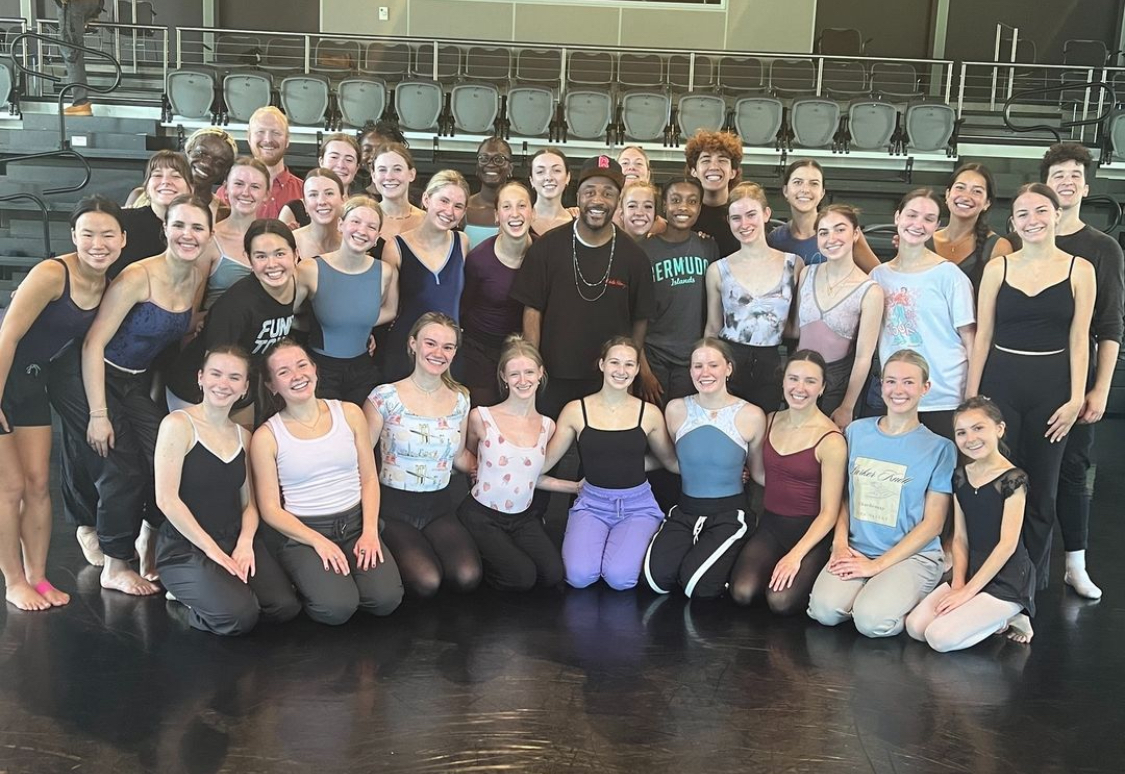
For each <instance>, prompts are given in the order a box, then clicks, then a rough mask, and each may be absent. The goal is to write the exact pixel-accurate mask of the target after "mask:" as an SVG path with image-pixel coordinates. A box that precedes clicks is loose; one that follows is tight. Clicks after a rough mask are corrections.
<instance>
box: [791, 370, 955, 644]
mask: <svg viewBox="0 0 1125 774" xmlns="http://www.w3.org/2000/svg"><path fill="white" fill-rule="evenodd" d="M929 371H930V368H929V365H928V364H927V363H926V359H925V358H924V357H922V356H921V355H919V354H918V353H917V352H914V351H913V350H909V349H901V350H899V351H898V352H895V353H894V354H892V355H891V356H890V357H889V358H887V362H886V363H885V364H884V366H883V389H882V393H883V400H884V401H885V402H886V404H887V415H886V416H885V417H871V418H868V419H860V420H857V421H855V422H852V423H851V424H850V425H848V429H847V431H846V433H845V434H846V436H847V440H848V474H849V480H848V489H849V493H848V500H847V502H846V503H845V504H844V505H843V506H841V508H840V517H839V519H838V520H837V521H836V533H835V536H834V537H833V539H832V557H831V558H830V559H829V560H828V565H827V566H826V567H825V568H824V569H823V570H821V572H820V575H819V576H818V577H817V579H816V583H815V584H814V585H813V590H812V597H811V598H810V599H809V615H810V616H811V617H812V618H814V619H815V620H817V621H819V622H820V623H822V624H824V625H825V626H836V625H837V624H840V623H843V622H844V621H846V620H847V619H849V618H852V619H854V620H855V626H856V629H858V630H859V632H860V634H864V635H866V636H868V637H893V636H894V635H896V634H898V633H899V632H901V631H902V627H903V622H904V620H905V618H906V614H907V613H909V612H910V611H911V610H912V609H913V608H914V606H915V605H917V604H918V603H919V602H920V601H921V600H922V598H923V597H925V596H926V595H927V594H929V593H930V592H931V591H933V589H934V587H935V586H937V584H938V581H939V580H940V579H941V575H942V565H943V556H942V551H941V543H940V542H939V540H938V536H939V535H940V534H941V528H942V525H943V524H945V515H946V513H948V511H949V500H950V494H951V493H952V491H953V465H954V463H955V462H956V457H957V454H956V452H955V451H954V449H953V444H952V443H951V442H950V441H949V440H947V439H945V438H942V437H941V436H939V435H937V434H936V433H934V432H932V431H931V430H929V429H928V428H927V427H925V426H924V425H923V424H922V423H921V421H920V420H919V418H918V404H919V403H920V402H921V400H922V396H923V395H925V394H926V392H927V391H928V390H929V389H930V373H929Z"/></svg>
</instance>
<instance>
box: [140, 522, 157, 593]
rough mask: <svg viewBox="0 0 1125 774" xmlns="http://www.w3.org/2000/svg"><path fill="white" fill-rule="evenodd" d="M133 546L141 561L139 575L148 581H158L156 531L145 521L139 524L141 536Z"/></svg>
mask: <svg viewBox="0 0 1125 774" xmlns="http://www.w3.org/2000/svg"><path fill="white" fill-rule="evenodd" d="M135 546H136V549H137V556H138V557H139V558H140V561H141V567H140V570H141V575H142V576H144V579H145V580H148V581H153V582H156V581H158V580H160V573H158V572H157V571H156V530H155V529H153V528H152V527H151V526H150V525H149V523H148V522H147V521H143V522H141V534H140V536H139V537H137V542H136V543H135Z"/></svg>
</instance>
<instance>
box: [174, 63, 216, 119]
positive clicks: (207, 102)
mask: <svg viewBox="0 0 1125 774" xmlns="http://www.w3.org/2000/svg"><path fill="white" fill-rule="evenodd" d="M167 93H168V101H169V103H170V104H171V108H172V113H173V114H174V115H177V116H182V117H184V118H196V119H198V118H206V117H208V116H210V115H212V111H213V106H214V104H215V73H214V72H213V71H212V70H210V69H208V68H204V67H181V68H180V69H179V70H170V71H169V72H168V84H167Z"/></svg>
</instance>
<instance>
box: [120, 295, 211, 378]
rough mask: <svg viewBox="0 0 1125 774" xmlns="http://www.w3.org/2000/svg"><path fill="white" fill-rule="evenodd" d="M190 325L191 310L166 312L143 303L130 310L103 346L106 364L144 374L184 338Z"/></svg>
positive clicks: (145, 302) (147, 302) (155, 306)
mask: <svg viewBox="0 0 1125 774" xmlns="http://www.w3.org/2000/svg"><path fill="white" fill-rule="evenodd" d="M190 323H191V309H185V310H184V311H182V312H169V311H168V310H167V309H164V308H163V307H160V306H157V305H156V304H155V303H153V302H152V301H142V302H141V303H139V304H136V305H135V306H134V307H133V308H132V309H130V310H129V314H127V315H125V319H124V320H122V321H121V325H120V326H118V328H117V333H115V334H113V338H112V339H110V340H109V343H108V344H106V345H105V361H106V362H107V363H109V364H110V365H113V366H117V367H118V368H122V369H125V370H127V371H145V370H147V369H148V367H149V366H150V365H152V361H153V360H155V359H156V356H157V355H159V354H160V353H161V352H162V351H164V348H165V347H167V346H168V345H169V344H172V343H173V342H175V341H177V340H178V339H181V338H183V336H184V334H185V333H187V329H188V325H189V324H190Z"/></svg>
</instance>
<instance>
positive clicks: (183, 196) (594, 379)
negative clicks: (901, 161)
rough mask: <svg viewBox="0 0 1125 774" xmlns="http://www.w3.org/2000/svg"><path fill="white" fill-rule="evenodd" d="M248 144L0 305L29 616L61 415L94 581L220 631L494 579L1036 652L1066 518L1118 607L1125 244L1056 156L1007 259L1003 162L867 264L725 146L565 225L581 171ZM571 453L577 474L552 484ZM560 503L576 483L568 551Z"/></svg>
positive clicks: (1080, 152)
mask: <svg viewBox="0 0 1125 774" xmlns="http://www.w3.org/2000/svg"><path fill="white" fill-rule="evenodd" d="M248 137H249V144H250V149H251V153H252V155H251V156H249V157H240V156H238V155H237V145H236V144H235V143H234V142H233V140H231V139H230V137H229V136H228V135H226V133H225V132H223V131H222V130H218V129H204V130H200V131H199V132H197V133H196V134H194V135H193V136H192V137H191V138H189V140H188V143H187V147H186V149H185V150H186V153H185V154H184V155H181V154H178V153H173V152H168V151H161V152H158V153H157V154H155V155H154V156H153V157H152V159H151V160H150V161H149V163H148V165H147V168H146V173H145V180H144V184H143V186H142V187H141V188H140V189H139V190H138V191H136V192H134V196H132V197H130V198H131V202H130V204H131V205H132V206H130V207H129V208H126V209H122V208H120V207H118V206H117V205H116V204H114V203H113V202H110V201H108V200H106V199H104V198H102V197H99V196H94V197H91V198H89V199H86V200H84V201H83V202H82V203H81V204H80V205H79V206H78V207H77V208H76V209H75V211H74V213H73V215H72V218H71V226H72V235H73V239H74V244H75V252H73V253H71V254H68V255H65V256H63V257H61V258H57V259H52V260H48V261H44V262H43V263H41V264H40V265H39V266H37V267H36V268H35V269H34V270H33V271H32V272H31V273H30V274H29V275H28V277H27V279H26V280H25V281H24V282H23V283H22V284H21V286H20V288H19V290H18V291H17V292H16V294H15V295H14V297H13V299H12V302H11V305H10V306H9V308H8V309H7V311H6V314H5V316H4V319H3V323H2V324H0V389H2V390H3V392H2V394H0V471H2V472H0V482H2V487H3V502H2V503H0V569H2V570H3V574H4V578H5V584H6V596H7V599H8V601H9V602H10V603H12V604H13V605H15V606H16V607H18V608H21V609H25V610H40V609H46V608H48V607H52V606H59V605H64V604H66V603H67V601H68V596H67V595H66V593H64V592H63V591H60V590H58V589H57V588H55V587H54V585H53V584H52V583H51V582H50V581H49V580H48V579H47V577H46V564H47V561H46V560H47V545H48V543H49V538H50V529H51V502H50V497H49V494H48V478H49V476H48V461H49V458H50V447H51V427H50V425H51V418H52V410H53V412H54V414H56V415H57V417H58V419H59V422H60V424H61V426H62V444H63V454H62V455H61V456H62V460H63V469H64V476H63V480H62V482H61V484H62V496H63V506H64V508H63V509H64V511H65V513H66V515H67V517H68V519H69V520H70V521H72V522H73V523H74V524H75V525H76V526H77V529H78V538H79V543H80V545H81V546H82V549H83V552H84V554H85V556H86V558H87V559H88V560H89V561H90V562H91V563H94V564H102V565H103V569H102V575H101V581H102V585H103V586H104V587H105V588H107V589H113V590H117V591H121V592H125V593H128V594H135V595H148V594H155V593H158V592H159V591H161V587H162V588H163V590H164V591H165V592H166V593H167V595H168V596H169V598H171V599H175V600H177V601H178V602H180V603H182V604H183V605H184V607H185V609H186V610H187V611H188V617H189V620H190V623H191V625H193V626H195V627H197V628H200V629H203V630H207V631H212V632H216V633H221V634H239V633H243V632H246V631H248V630H250V629H251V628H253V627H254V626H255V625H256V623H257V622H258V621H259V620H267V621H283V620H287V619H289V618H292V617H294V616H295V615H297V614H298V613H299V612H300V611H302V610H304V612H305V613H306V614H307V615H308V616H309V617H311V618H312V619H314V620H316V621H319V622H323V623H329V624H340V623H343V622H345V621H347V620H348V619H349V618H350V617H351V616H352V615H353V614H354V613H355V611H356V610H358V609H362V610H364V611H366V612H369V613H372V614H374V615H379V616H383V615H387V614H389V613H391V612H392V611H393V610H395V609H396V608H397V607H398V605H399V604H400V602H401V601H402V599H403V596H404V593H405V594H406V595H408V596H412V597H420V598H424V597H429V596H432V595H433V594H435V593H437V592H438V590H439V589H440V588H441V587H442V586H446V587H448V588H450V589H454V590H457V591H461V592H467V591H470V590H472V589H473V588H475V587H476V586H477V585H478V584H479V583H480V582H481V580H482V579H483V580H485V581H486V582H487V583H489V584H490V585H492V586H495V587H497V588H501V589H506V590H523V589H529V588H531V587H533V586H536V585H542V586H548V587H553V586H558V585H560V584H562V583H563V582H564V581H565V583H567V584H569V585H571V586H574V587H584V586H588V585H590V584H592V583H595V582H596V581H598V580H599V579H602V580H604V581H605V582H606V583H607V584H608V585H609V586H611V587H612V588H614V589H628V588H631V587H634V586H636V585H637V584H638V583H639V582H642V576H643V582H644V583H645V584H647V585H648V586H649V587H650V588H651V589H652V590H653V591H655V592H657V593H668V592H670V591H672V590H673V589H674V588H680V589H682V590H683V592H684V593H685V594H687V595H688V596H689V597H693V598H713V597H719V596H721V595H723V594H725V593H727V592H728V591H729V594H730V596H731V598H732V599H733V600H734V601H735V602H736V603H739V604H743V605H746V604H751V603H755V602H756V601H759V600H762V601H763V602H764V604H766V605H768V607H769V608H770V609H772V610H773V611H775V612H777V613H779V614H794V613H798V612H801V611H806V610H807V612H808V614H809V615H810V616H811V617H812V618H814V619H816V620H818V621H820V622H821V623H824V624H827V625H835V624H838V623H840V622H842V621H844V620H847V619H849V618H851V619H853V620H854V621H855V624H856V627H857V628H858V629H859V631H860V632H862V633H864V634H867V635H869V636H890V635H894V634H897V633H899V632H900V631H902V629H903V628H906V629H907V631H908V632H909V633H910V635H911V636H913V637H915V638H917V639H923V640H926V641H927V642H929V643H930V645H931V646H932V647H934V648H936V649H938V650H951V649H958V648H963V647H968V646H969V645H972V644H973V643H975V642H978V641H980V640H981V639H982V638H984V637H986V636H988V635H989V634H992V633H995V632H998V631H1003V630H1008V631H1009V634H1010V636H1012V637H1013V638H1014V639H1018V640H1022V641H1027V640H1029V639H1030V637H1031V626H1030V619H1029V616H1030V615H1031V613H1032V612H1033V610H1034V597H1035V592H1036V590H1037V589H1041V588H1043V587H1044V586H1045V585H1046V582H1047V567H1048V561H1049V556H1050V538H1051V532H1052V528H1053V524H1054V521H1055V519H1056V515H1057V518H1058V520H1059V521H1060V523H1061V524H1062V528H1063V538H1064V543H1065V548H1066V562H1067V564H1066V567H1067V571H1066V578H1065V581H1066V583H1067V584H1069V585H1070V586H1072V587H1073V588H1074V589H1075V591H1076V592H1077V593H1079V594H1081V595H1082V596H1086V597H1091V598H1096V597H1098V596H1100V594H1101V592H1100V590H1099V589H1098V588H1097V587H1096V586H1095V585H1094V583H1093V582H1092V581H1091V580H1090V578H1089V575H1088V574H1087V572H1086V569H1085V549H1086V540H1087V524H1088V520H1089V501H1090V493H1089V491H1088V490H1087V487H1086V473H1087V471H1088V469H1089V467H1090V450H1091V447H1092V437H1093V426H1094V424H1095V423H1096V422H1097V421H1098V420H1099V419H1100V418H1101V416H1102V414H1103V413H1104V411H1105V405H1106V399H1107V395H1108V390H1109V383H1110V379H1111V377H1112V372H1113V367H1114V364H1115V362H1116V359H1117V352H1118V347H1119V344H1120V340H1121V335H1122V328H1123V326H1125V322H1123V310H1122V301H1123V296H1125V292H1123V288H1122V286H1123V279H1122V272H1123V269H1122V263H1123V261H1122V254H1121V250H1120V248H1119V247H1118V246H1117V244H1116V242H1114V241H1113V240H1112V239H1109V238H1108V237H1106V236H1105V235H1104V234H1101V233H1100V232H1097V231H1095V230H1094V229H1092V228H1090V227H1089V226H1087V225H1085V224H1084V223H1083V222H1082V220H1081V215H1080V207H1081V203H1082V199H1083V197H1084V196H1085V195H1086V194H1087V193H1088V188H1087V186H1086V178H1085V176H1086V174H1087V172H1088V171H1089V170H1090V166H1091V159H1090V156H1089V154H1088V152H1087V151H1086V150H1085V149H1084V148H1083V147H1081V146H1079V145H1074V144H1067V143H1063V144H1058V145H1055V146H1052V147H1051V149H1050V150H1049V151H1048V152H1047V154H1046V156H1045V157H1044V160H1043V164H1042V170H1043V178H1044V181H1045V182H1044V183H1032V184H1029V185H1025V186H1023V187H1021V188H1020V189H1019V190H1018V191H1017V192H1016V193H1015V196H1014V198H1013V204H1012V219H1011V223H1012V228H1013V232H1014V233H1013V234H1011V235H1008V236H1004V237H1001V236H998V235H996V234H994V233H993V232H992V231H991V230H990V229H989V228H988V226H987V222H986V213H987V211H988V209H989V207H990V206H991V204H992V202H993V199H994V191H993V183H992V178H991V175H990V174H989V172H988V170H987V169H986V168H985V167H983V166H981V165H979V164H966V165H964V166H962V167H961V168H959V169H958V170H957V171H956V172H955V173H954V175H953V177H952V179H951V181H950V184H949V187H948V188H947V190H946V192H945V196H944V199H943V198H942V197H939V196H938V195H937V194H936V193H934V192H933V191H931V190H929V189H918V190H915V191H911V192H910V193H908V194H907V195H906V196H904V197H903V199H902V200H901V202H900V203H899V206H898V207H897V209H896V212H895V218H894V221H895V227H896V232H897V233H896V249H897V254H896V255H895V257H894V258H893V259H891V260H890V261H888V262H886V263H880V262H879V260H878V259H877V258H876V257H875V255H874V253H873V252H872V251H871V248H870V247H869V246H868V245H867V242H866V240H865V239H864V237H863V233H862V230H861V229H860V221H859V213H858V211H857V210H856V209H855V208H853V207H850V206H848V205H844V204H831V205H828V206H822V203H823V199H824V197H825V183H824V176H823V170H822V169H821V167H820V165H819V164H817V163H816V162H815V161H812V160H800V161H796V162H794V163H793V164H791V165H790V166H789V167H788V169H787V170H786V171H785V175H784V180H783V187H782V193H783V195H784V197H785V199H786V203H787V205H788V208H789V210H790V212H789V215H790V217H789V219H788V220H787V221H786V222H785V223H783V224H781V225H778V226H776V227H774V228H772V229H771V225H774V224H773V223H772V219H773V212H772V210H771V208H770V206H769V202H768V199H767V196H766V193H765V191H764V190H763V188H762V187H761V186H759V185H757V184H755V183H750V182H742V181H741V180H740V168H741V158H742V148H741V142H740V141H739V139H738V138H737V137H736V136H734V135H731V134H727V133H720V132H707V131H701V132H699V133H698V134H696V135H695V136H694V137H693V138H692V139H691V140H690V141H689V143H688V145H687V146H686V149H685V153H686V168H685V174H684V175H683V176H677V177H673V178H671V179H669V180H667V181H665V182H664V184H663V185H662V186H661V187H660V188H659V189H658V188H657V187H656V186H655V185H654V183H653V182H652V171H651V169H650V165H649V162H648V159H647V157H646V156H645V154H644V151H643V150H642V149H640V148H636V147H629V148H626V149H624V150H623V151H622V152H621V153H620V155H619V157H618V158H611V157H609V156H604V155H602V156H596V157H594V158H591V159H589V160H587V161H585V163H583V164H582V165H581V166H580V168H579V169H578V170H577V175H576V181H575V182H576V185H577V192H576V207H569V208H568V207H567V206H565V205H564V203H563V197H564V192H565V191H566V190H568V187H569V185H570V182H571V179H570V177H571V171H572V170H571V165H570V163H569V162H568V160H567V158H566V157H565V155H564V154H563V152H562V151H561V150H560V149H558V148H554V147H548V148H544V149H543V150H540V151H539V152H537V153H536V154H535V155H534V156H533V157H532V158H531V160H530V190H529V188H528V186H526V185H525V184H524V182H522V181H520V180H516V179H514V178H513V172H514V159H513V155H512V150H511V148H510V147H509V146H508V144H507V142H505V141H504V140H502V139H499V138H489V139H486V140H485V141H484V142H482V143H481V145H480V148H479V150H478V156H477V177H478V180H479V187H478V190H477V191H476V193H473V192H472V191H471V190H470V187H469V184H468V182H467V181H466V180H465V178H464V177H463V176H462V175H461V174H459V173H458V172H455V171H452V170H443V171H439V172H437V173H436V174H434V175H433V176H432V177H431V178H430V180H429V182H428V183H427V184H426V185H425V187H424V189H423V192H422V195H421V198H420V200H418V204H415V203H414V201H415V200H413V199H412V196H411V190H410V189H411V186H412V184H413V183H414V182H415V178H416V174H417V170H416V168H415V164H414V160H413V158H412V156H411V153H410V151H409V149H408V147H407V145H406V143H405V141H404V138H403V137H402V136H401V135H397V136H396V135H395V134H394V132H393V130H392V129H391V128H389V127H371V128H368V129H367V130H365V131H363V132H361V133H360V136H359V137H358V138H356V137H353V136H351V135H345V134H334V135H330V136H328V137H327V138H325V140H324V142H323V145H322V147H321V149H320V154H319V157H318V166H317V167H316V168H314V169H313V170H311V171H310V172H309V173H308V174H307V175H305V177H304V179H303V181H302V180H300V179H298V178H297V177H296V176H294V175H293V174H292V173H290V172H289V170H288V169H287V168H286V166H285V152H286V149H287V147H288V141H289V136H288V125H287V122H286V120H285V117H284V115H283V114H282V113H281V112H280V111H278V110H277V109H276V108H264V109H262V110H260V111H258V112H257V113H256V114H255V115H254V117H253V118H252V119H251V121H250V125H249V132H248ZM216 187H218V190H216ZM943 207H945V208H947V209H948V213H949V215H948V221H947V222H946V224H945V225H944V227H943V226H942V225H941V223H940V220H941V215H942V209H943ZM783 352H784V353H786V355H785V356H783ZM169 410H170V411H169ZM1005 442H1006V443H1007V444H1008V446H1005V445H1004V444H1005ZM572 446H576V447H577V451H578V457H579V460H580V465H579V472H578V476H577V480H569V479H566V478H562V477H559V469H558V464H559V462H560V460H561V459H562V458H563V457H564V456H565V455H566V454H567V453H568V451H569V450H570V449H571V447H572ZM1009 447H1010V451H1009ZM958 451H960V453H961V455H963V456H962V457H961V462H960V463H959V462H958V454H957V452H958ZM1017 465H1018V467H1017ZM455 472H460V473H464V474H467V475H468V476H469V477H470V490H469V492H468V494H467V495H466V496H465V497H464V499H463V500H462V501H461V502H456V501H455V498H454V495H453V491H454V490H453V488H451V480H452V477H453V475H454V474H455ZM650 482H651V483H650ZM751 482H753V483H751ZM755 487H761V488H762V490H763V496H762V502H761V508H760V509H759V510H760V513H757V514H755V513H754V511H753V509H752V508H751V505H750V503H751V501H752V500H751V498H750V497H748V492H752V491H754V489H755ZM550 492H558V493H563V494H566V495H570V496H573V497H574V500H573V503H572V505H571V507H570V509H569V513H568V520H567V525H566V530H565V535H564V537H563V541H562V545H561V548H559V547H558V546H556V544H555V543H554V542H553V541H552V539H551V538H550V536H549V535H548V534H547V531H546V530H545V528H544V523H543V517H544V512H545V508H546V502H547V498H548V497H549V493H550ZM947 523H951V524H952V529H944V532H943V528H944V527H945V526H946V525H947ZM943 536H944V542H945V548H944V549H943ZM138 559H139V564H138V561H137V560H138ZM943 577H946V578H947V579H948V580H947V581H946V582H945V583H942V579H943Z"/></svg>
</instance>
